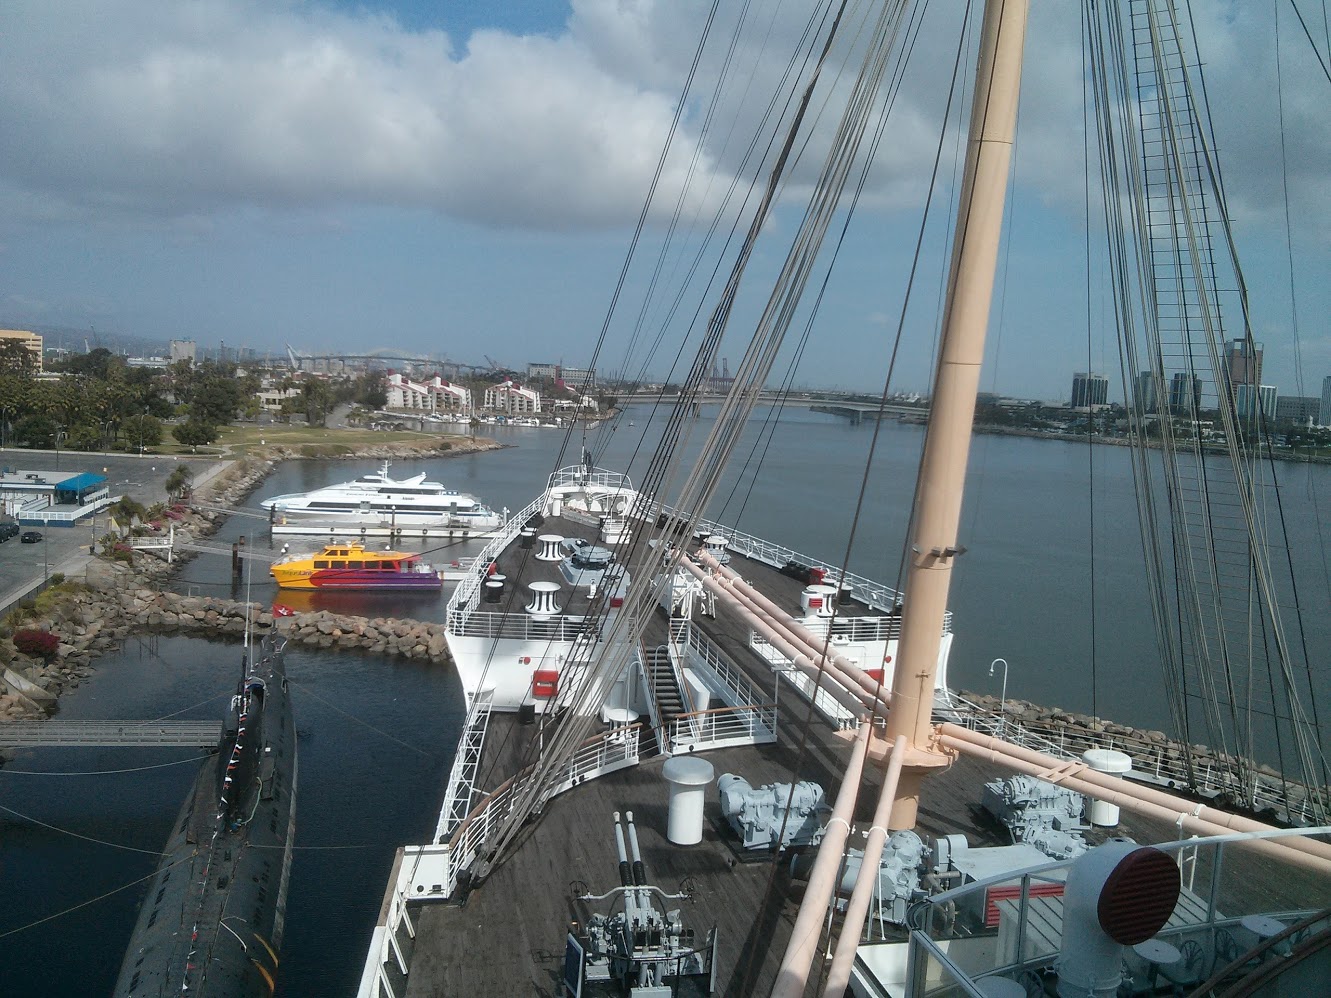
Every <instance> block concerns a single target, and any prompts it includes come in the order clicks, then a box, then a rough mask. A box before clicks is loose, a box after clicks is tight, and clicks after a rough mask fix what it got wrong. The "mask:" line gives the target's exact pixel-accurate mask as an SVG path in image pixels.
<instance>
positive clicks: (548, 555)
mask: <svg viewBox="0 0 1331 998" xmlns="http://www.w3.org/2000/svg"><path fill="white" fill-rule="evenodd" d="M536 539H537V540H538V541H539V542H540V544H541V549H540V550H539V551H538V552H536V560H537V561H563V559H564V553H563V552H562V551H561V550H560V549H559V546H560V545H561V544H563V543H564V538H563V537H562V536H561V535H559V534H542V535H541V536H540V537H538V538H536Z"/></svg>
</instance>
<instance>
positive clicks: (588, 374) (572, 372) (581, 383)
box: [527, 364, 596, 388]
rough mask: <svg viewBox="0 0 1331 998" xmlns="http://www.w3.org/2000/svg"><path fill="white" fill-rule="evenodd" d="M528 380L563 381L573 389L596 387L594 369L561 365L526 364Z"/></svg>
mask: <svg viewBox="0 0 1331 998" xmlns="http://www.w3.org/2000/svg"><path fill="white" fill-rule="evenodd" d="M527 377H528V378H549V379H550V380H551V381H563V382H566V383H568V384H570V385H572V386H574V387H575V388H594V387H595V386H596V368H594V367H565V366H564V365H563V364H528V365H527Z"/></svg>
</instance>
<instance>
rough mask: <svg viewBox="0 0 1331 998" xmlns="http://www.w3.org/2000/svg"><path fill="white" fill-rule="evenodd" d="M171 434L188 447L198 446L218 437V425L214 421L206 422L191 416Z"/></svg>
mask: <svg viewBox="0 0 1331 998" xmlns="http://www.w3.org/2000/svg"><path fill="white" fill-rule="evenodd" d="M171 436H173V437H175V438H176V440H178V441H179V442H180V443H182V444H184V445H185V446H186V447H198V446H200V445H201V444H210V443H212V442H213V441H214V440H216V439H217V427H216V426H214V425H213V424H212V423H205V422H203V421H202V420H199V419H196V418H195V417H194V416H191V417H190V418H189V419H187V420H186V421H185V422H183V423H181V424H180V425H179V426H177V427H176V428H175V429H173V430H172V431H171Z"/></svg>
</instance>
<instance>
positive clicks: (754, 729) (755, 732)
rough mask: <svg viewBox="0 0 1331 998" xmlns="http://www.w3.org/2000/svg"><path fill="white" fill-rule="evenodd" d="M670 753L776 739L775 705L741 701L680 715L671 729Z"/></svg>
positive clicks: (750, 743) (767, 741) (763, 743)
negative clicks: (733, 705)
mask: <svg viewBox="0 0 1331 998" xmlns="http://www.w3.org/2000/svg"><path fill="white" fill-rule="evenodd" d="M667 734H668V744H669V745H670V753H671V754H672V755H674V754H675V753H677V752H692V751H700V750H707V749H718V748H730V747H732V746H735V745H765V744H769V743H771V742H774V741H776V704H773V703H769V704H741V705H740V706H737V707H718V708H715V709H713V710H699V711H694V712H693V713H691V714H680V715H678V716H677V717H676V718H675V719H674V720H673V721H671V722H670V727H669V729H668V732H667Z"/></svg>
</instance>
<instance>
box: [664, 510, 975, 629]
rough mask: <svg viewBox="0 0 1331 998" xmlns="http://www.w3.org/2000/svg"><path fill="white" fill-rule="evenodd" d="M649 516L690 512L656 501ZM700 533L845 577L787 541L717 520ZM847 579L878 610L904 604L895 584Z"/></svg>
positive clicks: (770, 560) (750, 553) (767, 560)
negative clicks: (786, 542) (722, 538)
mask: <svg viewBox="0 0 1331 998" xmlns="http://www.w3.org/2000/svg"><path fill="white" fill-rule="evenodd" d="M649 509H650V512H649V514H648V515H649V516H651V517H653V518H654V517H656V516H659V515H660V514H661V513H666V514H669V515H673V516H677V517H681V518H683V517H685V516H686V514H685V513H684V512H682V511H681V510H677V509H675V508H674V507H672V506H669V505H667V504H665V503H657V502H653V503H651V504H650V507H649ZM698 533H699V534H703V535H706V534H720V535H721V536H722V537H724V538H726V541H727V546H728V547H729V549H730V550H731V551H734V552H736V553H738V554H742V555H744V556H745V557H746V558H752V559H753V560H754V561H761V562H762V563H763V564H765V565H770V566H772V567H773V568H776V569H781V568H784V567H786V566H787V565H790V564H792V563H793V564H795V565H799V566H801V567H803V568H806V569H808V568H817V569H820V570H821V571H822V572H823V573H824V581H826V582H827V583H828V584H829V585H830V584H832V583H833V582H836V581H839V580H843V576H842V572H841V566H840V565H833V564H831V563H830V562H826V561H822V560H820V559H818V558H811V557H809V556H808V555H805V554H802V553H800V552H799V551H796V550H795V549H794V548H789V547H786V546H785V545H784V544H776V543H774V542H772V541H769V540H765V539H763V538H761V537H755V536H754V535H753V534H746V533H745V532H744V531H742V530H735V529H733V528H732V527H729V526H727V525H726V524H724V523H717V522H715V521H713V520H707V519H702V520H699V521H698ZM844 581H845V582H846V583H847V584H848V585H849V586H850V587H851V594H852V595H853V596H854V597H855V598H856V599H858V600H861V601H862V602H864V603H867V604H868V605H869V606H871V607H873V608H874V609H875V610H881V611H883V612H884V613H890V612H891V611H892V610H894V609H896V608H897V607H899V606H900V605H901V601H902V598H903V597H902V594H901V593H899V592H898V591H897V590H895V589H893V588H892V587H891V586H886V585H883V583H881V582H877V581H875V580H874V579H870V578H868V577H866V576H863V575H857V574H856V573H855V572H846V573H845V576H844ZM943 633H944V634H950V633H952V611H951V610H949V611H947V613H945V614H944V615H943Z"/></svg>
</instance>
